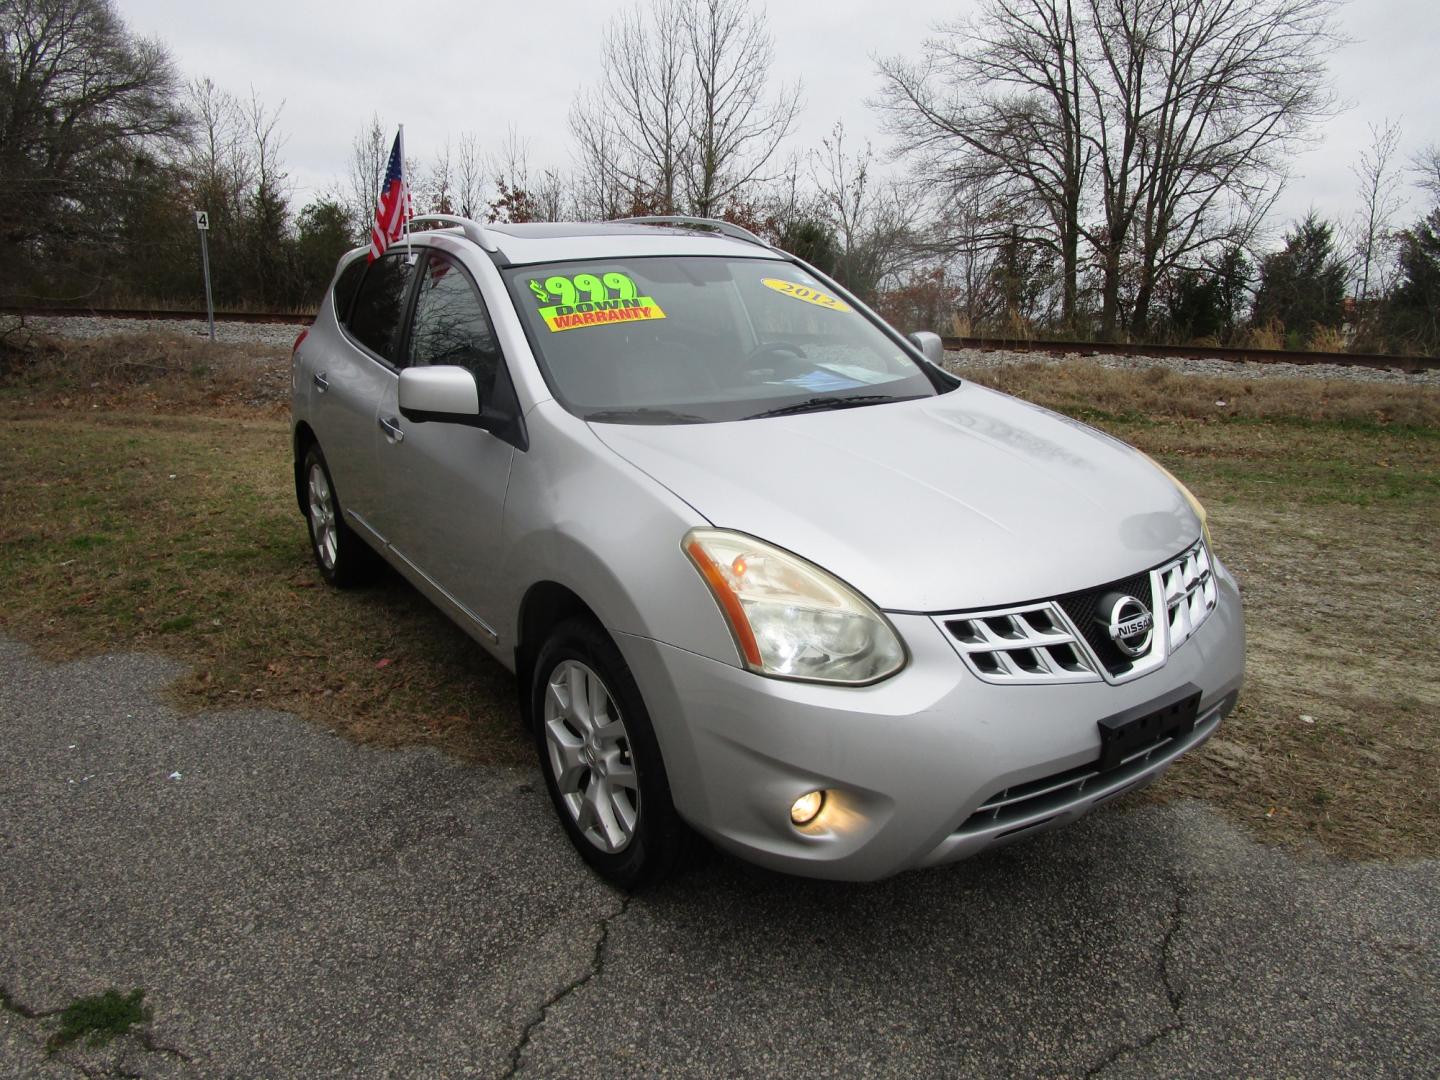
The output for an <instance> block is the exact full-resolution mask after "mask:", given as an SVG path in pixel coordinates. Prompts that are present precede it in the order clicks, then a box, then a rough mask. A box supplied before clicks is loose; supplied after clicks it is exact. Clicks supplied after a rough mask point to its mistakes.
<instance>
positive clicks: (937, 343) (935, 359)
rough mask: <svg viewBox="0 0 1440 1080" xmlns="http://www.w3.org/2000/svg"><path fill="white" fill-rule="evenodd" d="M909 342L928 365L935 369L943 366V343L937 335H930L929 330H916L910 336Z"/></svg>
mask: <svg viewBox="0 0 1440 1080" xmlns="http://www.w3.org/2000/svg"><path fill="white" fill-rule="evenodd" d="M910 342H911V344H913V345H914V346H915V347H916V348H917V349H919V350H920V352H921V353H922V354H923V355H924V357H925V359H926V360H929V361H930V363H932V364H934V365H935V366H936V367H944V366H945V343H944V342H943V341H941V340H940V335H939V334H932V333H931V332H930V331H929V330H916V331H915V332H914V333H913V334H911V335H910Z"/></svg>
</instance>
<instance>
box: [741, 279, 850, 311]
mask: <svg viewBox="0 0 1440 1080" xmlns="http://www.w3.org/2000/svg"><path fill="white" fill-rule="evenodd" d="M760 284H761V285H764V286H765V287H766V288H767V289H774V290H775V291H776V292H778V293H784V294H785V295H786V296H793V297H794V298H795V299H796V300H804V301H805V303H807V304H814V305H815V306H816V307H823V308H829V309H830V310H831V311H850V310H851V307H850V305H849V304H847V303H845V301H844V300H837V299H835V297H833V296H831V295H830V294H829V293H823V292H821V291H820V290H819V289H812V288H810V286H809V285H801V284H799V283H798V282H794V281H782V280H780V279H779V278H773V277H767V278H761V279H760Z"/></svg>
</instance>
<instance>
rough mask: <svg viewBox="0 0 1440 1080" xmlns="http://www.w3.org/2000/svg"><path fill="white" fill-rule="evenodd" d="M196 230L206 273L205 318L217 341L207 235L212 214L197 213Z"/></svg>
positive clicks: (201, 261)
mask: <svg viewBox="0 0 1440 1080" xmlns="http://www.w3.org/2000/svg"><path fill="white" fill-rule="evenodd" d="M195 229H196V231H198V232H199V233H200V265H201V267H203V268H204V271H205V316H206V318H207V319H209V320H210V340H211V341H214V340H215V301H214V300H212V299H211V294H210V246H209V245H208V244H207V243H206V241H205V237H206V234H207V233H209V232H210V214H209V212H208V211H205V210H196V211H195Z"/></svg>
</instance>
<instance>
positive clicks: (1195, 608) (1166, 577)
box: [1155, 541, 1216, 652]
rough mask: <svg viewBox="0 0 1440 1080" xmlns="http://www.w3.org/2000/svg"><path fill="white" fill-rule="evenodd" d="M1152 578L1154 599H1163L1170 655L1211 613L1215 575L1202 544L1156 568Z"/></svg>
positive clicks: (1208, 555)
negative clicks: (1154, 578)
mask: <svg viewBox="0 0 1440 1080" xmlns="http://www.w3.org/2000/svg"><path fill="white" fill-rule="evenodd" d="M1155 576H1156V578H1157V579H1158V580H1157V582H1156V588H1155V595H1156V596H1159V597H1163V598H1164V603H1165V622H1166V626H1167V627H1168V629H1169V636H1170V651H1171V652H1174V651H1175V650H1176V649H1178V648H1179V647H1180V646H1181V645H1183V644H1184V643H1185V640H1186V639H1187V638H1189V637H1190V635H1191V634H1193V633H1195V631H1196V630H1198V629H1200V624H1201V623H1203V622H1204V621H1205V620H1206V618H1208V617H1209V615H1210V612H1212V611H1214V610H1215V600H1216V591H1215V575H1214V573H1212V572H1211V569H1210V553H1209V551H1207V550H1206V548H1205V543H1204V541H1201V542H1200V543H1198V544H1196V545H1195V546H1194V547H1192V548H1191V549H1190V550H1189V551H1187V552H1185V554H1183V555H1181V556H1180V557H1179V558H1178V559H1176V560H1174V561H1173V562H1170V563H1167V564H1166V565H1164V566H1162V567H1160V569H1158V570H1156V571H1155Z"/></svg>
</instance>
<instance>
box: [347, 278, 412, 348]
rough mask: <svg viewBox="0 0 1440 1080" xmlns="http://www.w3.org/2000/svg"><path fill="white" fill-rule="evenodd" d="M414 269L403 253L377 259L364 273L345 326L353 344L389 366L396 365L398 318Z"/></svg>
mask: <svg viewBox="0 0 1440 1080" xmlns="http://www.w3.org/2000/svg"><path fill="white" fill-rule="evenodd" d="M413 270H414V267H413V266H412V265H411V264H410V263H409V262H408V261H407V260H406V258H405V255H404V253H403V252H401V253H397V254H395V255H382V256H381V257H380V258H378V259H376V260H375V261H374V262H373V263H371V264H370V267H369V269H368V270H366V272H365V279H364V280H363V281H362V282H361V283H360V290H359V292H358V293H356V295H355V306H354V309H353V310H352V311H351V312H350V318H349V320H348V321H347V322H346V324H345V325H346V328H347V329H348V330H349V331H350V334H351V336H352V337H354V338H355V340H356V341H358V342H360V344H361V345H364V346H365V347H366V348H367V349H369V350H370V351H371V352H373V353H374V354H375V355H377V356H381V357H384V358H385V359H386V360H388V361H390V362H391V363H392V364H398V363H399V358H398V356H397V355H396V353H397V349H398V344H399V342H398V338H399V336H400V335H399V329H400V316H401V314H402V313H403V309H404V306H405V289H406V286H408V285H409V284H410V274H411V273H412V271H413Z"/></svg>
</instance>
